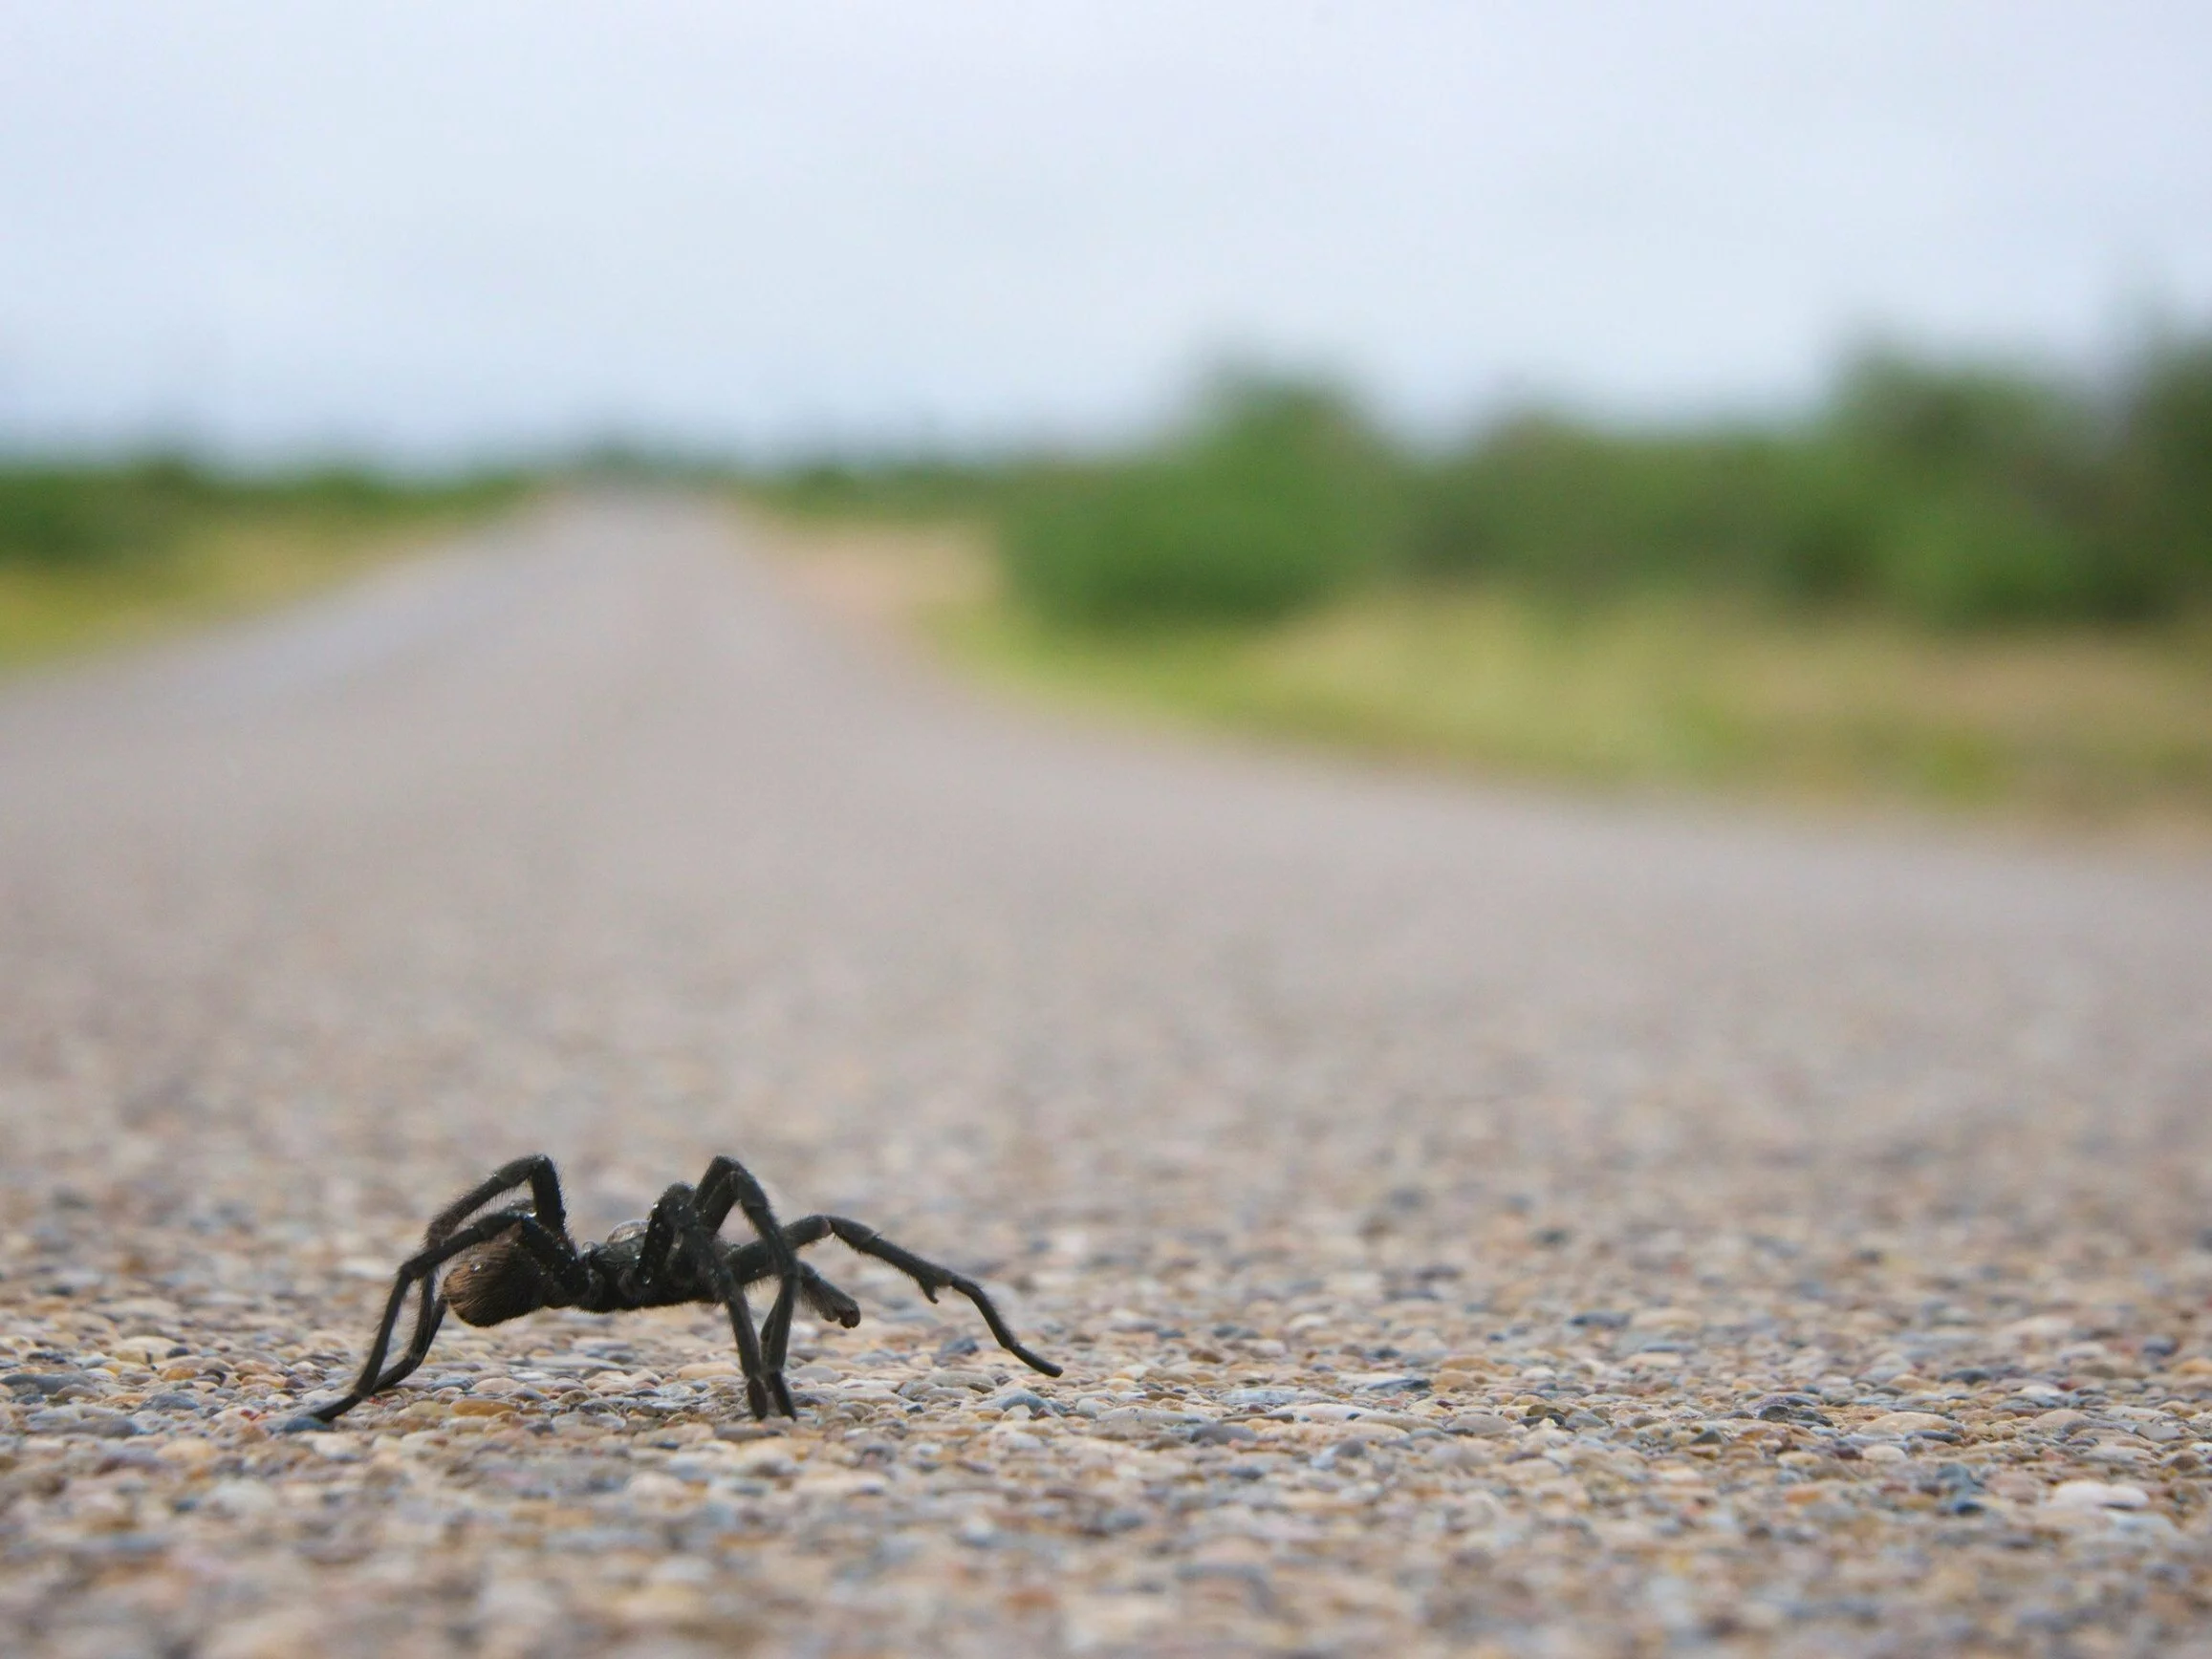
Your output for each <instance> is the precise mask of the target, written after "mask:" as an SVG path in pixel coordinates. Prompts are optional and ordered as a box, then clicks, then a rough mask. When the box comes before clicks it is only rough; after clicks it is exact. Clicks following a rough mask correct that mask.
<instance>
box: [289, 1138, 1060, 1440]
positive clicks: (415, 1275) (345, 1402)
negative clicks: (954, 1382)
mask: <svg viewBox="0 0 2212 1659" xmlns="http://www.w3.org/2000/svg"><path fill="white" fill-rule="evenodd" d="M525 1185H527V1186H528V1187H529V1188H530V1200H531V1201H530V1204H529V1205H528V1207H523V1206H520V1205H516V1206H512V1207H510V1208H506V1209H500V1210H494V1211H492V1212H491V1213H489V1214H488V1215H482V1216H479V1215H477V1212H478V1211H479V1210H481V1209H483V1208H484V1206H485V1205H487V1204H488V1203H490V1202H491V1201H492V1200H493V1199H495V1198H499V1197H502V1196H506V1195H507V1194H509V1193H511V1192H513V1191H514V1190H515V1189H516V1188H518V1187H522V1186H525ZM732 1208H735V1209H737V1210H739V1211H741V1212H743V1214H744V1216H745V1218H746V1219H747V1220H748V1221H749V1222H750V1223H752V1229H753V1231H754V1232H755V1233H757V1234H758V1235H759V1237H758V1238H757V1239H751V1240H748V1242H746V1243H742V1244H726V1243H724V1242H722V1241H721V1240H719V1239H716V1237H715V1235H716V1234H717V1233H718V1232H719V1231H720V1230H721V1228H722V1224H723V1222H724V1221H725V1220H726V1218H727V1217H728V1216H729V1212H730V1211H731V1209H732ZM833 1236H835V1238H837V1239H841V1240H843V1241H844V1243H845V1244H847V1245H848V1246H850V1247H851V1248H852V1249H854V1250H857V1251H858V1252H859V1253H860V1254H861V1255H863V1256H873V1257H875V1258H876V1259H877V1260H878V1261H887V1262H889V1263H890V1264H891V1265H892V1266H893V1267H896V1268H898V1269H899V1271H900V1272H901V1273H903V1274H905V1275H906V1276H907V1277H908V1278H909V1279H911V1280H913V1281H914V1282H915V1283H916V1284H919V1285H920V1286H921V1287H922V1295H924V1296H926V1297H927V1298H929V1300H930V1301H932V1302H935V1301H936V1300H937V1293H938V1292H939V1291H940V1290H957V1291H959V1292H960V1294H961V1295H963V1296H965V1297H966V1298H967V1299H968V1301H970V1302H972V1303H975V1306H976V1311H977V1312H978V1313H980V1314H982V1315H983V1322H984V1324H986V1325H988V1326H990V1333H991V1335H992V1336H994V1337H996V1338H998V1342H999V1346H1000V1347H1003V1348H1005V1349H1006V1350H1007V1352H1008V1353H1010V1354H1012V1355H1013V1356H1014V1357H1015V1358H1016V1359H1018V1360H1020V1361H1021V1362H1022V1363H1023V1364H1024V1365H1026V1366H1028V1367H1030V1368H1031V1369H1032V1370H1038V1371H1042V1372H1044V1374H1045V1375H1046V1376H1048V1377H1056V1376H1058V1375H1059V1374H1060V1368H1059V1367H1058V1366H1056V1365H1054V1364H1052V1361H1051V1360H1047V1359H1040V1358H1039V1357H1038V1356H1037V1355H1035V1354H1033V1353H1031V1352H1030V1350H1029V1349H1028V1348H1026V1347H1022V1345H1021V1343H1020V1342H1019V1341H1017V1340H1016V1339H1015V1337H1014V1333H1013V1332H1012V1330H1010V1329H1009V1328H1008V1325H1007V1322H1006V1321H1005V1320H1004V1319H1002V1318H1000V1317H999V1310H998V1309H997V1308H996V1307H994V1306H992V1305H991V1300H990V1298H989V1297H987V1296H986V1295H985V1294H984V1292H983V1287H982V1286H981V1285H979V1284H977V1283H976V1282H974V1281H973V1280H970V1279H964V1278H963V1277H962V1276H961V1275H959V1274H957V1273H955V1272H953V1271H952V1270H951V1269H950V1268H945V1267H940V1266H938V1265H937V1264H936V1263H935V1262H934V1261H924V1260H922V1258H921V1257H919V1256H917V1255H915V1254H913V1253H912V1252H911V1251H908V1250H902V1249H900V1247H899V1246H898V1245H896V1244H894V1243H892V1242H891V1241H890V1240H889V1239H885V1238H883V1237H881V1236H880V1235H878V1233H877V1232H876V1230H875V1229H874V1228H872V1227H864V1226H862V1225H861V1224H860V1223H859V1222H857V1221H849V1220H847V1219H846V1218H845V1217H842V1216H808V1217H802V1218H801V1219H799V1220H796V1221H792V1222H791V1223H789V1224H788V1225H779V1224H778V1223H777V1221H776V1218H775V1212H774V1211H773V1210H771V1209H770V1207H769V1201H768V1195H767V1194H766V1193H764V1192H762V1191H761V1187H760V1183H759V1182H758V1181H756V1180H754V1179H753V1178H752V1176H751V1175H750V1174H748V1173H747V1171H746V1168H745V1166H744V1165H743V1164H741V1163H739V1162H738V1161H737V1160H736V1159H735V1158H723V1157H718V1158H716V1159H715V1160H714V1161H713V1162H712V1163H710V1164H708V1165H707V1166H706V1174H705V1175H703V1176H701V1177H700V1180H699V1184H698V1185H697V1186H696V1187H687V1186H685V1185H683V1183H682V1182H681V1181H679V1182H678V1183H677V1184H676V1185H674V1186H672V1187H670V1188H669V1189H668V1190H667V1191H666V1192H665V1193H662V1194H661V1201H660V1202H659V1203H657V1204H655V1205H654V1206H653V1214H652V1215H651V1216H650V1217H647V1218H646V1219H645V1220H642V1221H628V1222H625V1223H623V1224H622V1225H621V1226H619V1227H618V1228H616V1229H615V1230H614V1231H613V1232H612V1233H610V1234H608V1235H607V1238H606V1241H605V1242H604V1243H600V1244H585V1245H582V1246H581V1247H579V1246H577V1245H576V1244H575V1243H574V1242H572V1241H571V1239H569V1232H568V1214H567V1210H566V1208H565V1206H564V1205H563V1204H562V1203H561V1185H560V1178H559V1177H558V1176H557V1175H556V1174H554V1173H553V1160H552V1159H551V1158H549V1157H546V1156H545V1155H544V1154H542V1153H538V1154H533V1155H532V1156H530V1157H526V1158H516V1159H515V1160H514V1161H513V1162H512V1163H510V1164H506V1165H503V1166H502V1167H501V1168H500V1169H498V1170H497V1171H495V1172H494V1173H493V1174H491V1175H490V1176H489V1177H488V1179H486V1180H485V1181H484V1182H483V1183H482V1184H481V1185H480V1186H477V1187H475V1188H472V1189H471V1190H470V1191H468V1192H467V1193H466V1194H464V1195H463V1196H461V1197H459V1198H456V1199H455V1200H454V1201H453V1202H452V1203H450V1204H448V1205H446V1206H445V1209H443V1210H441V1211H439V1212H438V1215H437V1217H436V1218H435V1219H434V1220H432V1221H431V1223H430V1225H429V1227H428V1228H427V1229H426V1230H425V1231H424V1233H423V1248H422V1249H421V1250H419V1251H417V1252H416V1253H415V1254H414V1255H412V1256H410V1257H408V1258H407V1260H405V1261H402V1262H401V1264H400V1271H399V1275H398V1277H397V1278H396V1279H395V1280H394V1281H393V1282H392V1294H391V1297H390V1299H389V1300H387V1301H386V1302H385V1303H384V1317H383V1320H382V1322H381V1323H380V1325H378V1326H377V1339H376V1341H375V1342H373V1343H371V1344H370V1345H369V1357H368V1360H367V1363H365V1364H364V1365H363V1366H362V1367H361V1374H360V1376H359V1377H358V1379H356V1381H355V1383H354V1386H353V1387H352V1388H351V1389H350V1390H347V1391H346V1393H345V1395H344V1397H343V1398H341V1399H336V1400H333V1401H331V1402H330V1403H329V1404H328V1405H324V1406H317V1407H315V1408H314V1410H313V1411H309V1412H308V1413H307V1415H306V1416H304V1417H301V1418H298V1419H296V1422H297V1424H298V1426H299V1427H302V1428H314V1427H317V1426H319V1425H322V1424H327V1423H330V1422H333V1421H335V1420H336V1418H337V1417H338V1416H339V1415H341V1414H342V1413H344V1412H346V1411H352V1410H353V1409H354V1407H356V1406H358V1405H359V1404H360V1403H361V1402H362V1401H363V1400H365V1399H367V1398H368V1397H369V1396H370V1395H371V1394H378V1393H381V1392H383V1390H386V1389H389V1388H391V1387H393V1386H394V1385H395V1384H397V1383H398V1382H400V1381H401V1378H403V1377H405V1376H407V1375H408V1374H409V1373H411V1372H412V1371H413V1370H414V1369H415V1368H417V1367H418V1366H420V1365H421V1364H422V1363H423V1356H424V1355H426V1354H427V1353H428V1352H429V1351H430V1341H431V1339H432V1338H433V1337H435V1336H436V1335H437V1334H438V1326H439V1325H440V1323H441V1322H442V1321H443V1320H444V1319H445V1310H446V1309H447V1308H448V1307H450V1308H451V1309H452V1310H453V1312H454V1313H455V1314H457V1315H458V1316H459V1317H460V1319H461V1320H462V1322H463V1323H464V1324H466V1325H499V1324H502V1323H504V1322H505V1321H507V1320H510V1319H519V1318H521V1317H522V1316H523V1315H524V1314H526V1313H532V1312H535V1311H536V1310H537V1309H538V1308H541V1307H577V1308H581V1309H583V1310H584V1311H585V1312H586V1313H619V1312H622V1311H625V1310H627V1309H629V1308H633V1307H669V1306H673V1305H674V1304H676V1303H683V1302H705V1303H721V1304H722V1305H723V1306H724V1307H726V1308H727V1309H728V1310H729V1328H730V1331H731V1332H732V1334H733V1335H735V1337H736V1338H737V1361H738V1366H739V1368H741V1369H742V1370H743V1371H744V1372H745V1393H746V1400H747V1403H748V1405H750V1406H751V1408H752V1414H753V1415H754V1416H755V1417H766V1416H767V1415H768V1414H769V1412H770V1411H771V1410H772V1411H781V1412H782V1413H783V1414H784V1415H785V1416H787V1417H791V1416H795V1415H797V1413H796V1412H795V1411H792V1396H791V1390H789V1389H787V1388H786V1387H785V1386H784V1371H783V1368H784V1352H785V1348H786V1347H787V1345H788V1344H789V1342H790V1340H791V1330H792V1310H793V1308H794V1306H795V1305H796V1303H797V1301H798V1299H799V1298H800V1297H804V1298H806V1301H807V1305H808V1306H810V1307H812V1308H813V1310H814V1311H815V1312H817V1313H819V1314H820V1315H821V1316H822V1317H823V1318H824V1319H829V1320H835V1322H836V1323H837V1324H839V1325H844V1326H845V1327H847V1328H848V1329H850V1328H851V1327H852V1326H854V1325H858V1324H859V1323H860V1305H859V1303H857V1302H855V1301H854V1300H853V1299H852V1298H851V1297H850V1296H847V1295H846V1294H845V1293H844V1292H843V1291H842V1290H839V1289H838V1288H837V1287H836V1286H835V1285H834V1284H832V1283H831V1282H829V1281H828V1280H826V1279H824V1278H823V1277H822V1276H821V1275H820V1274H818V1273H816V1272H815V1271H814V1270H813V1268H812V1267H809V1266H808V1265H807V1264H806V1263H805V1262H804V1261H801V1260H799V1259H798V1252H799V1251H800V1250H802V1249H804V1248H805V1247H806V1246H807V1245H809V1244H813V1243H817V1242H819V1241H820V1240H821V1239H827V1238H831V1237H833ZM448 1263H451V1265H450V1266H448V1265H447V1264H448ZM442 1267H443V1268H445V1277H444V1279H443V1280H441V1279H440V1278H439V1277H438V1272H439V1269H440V1268H442ZM770 1278H772V1279H774V1280H776V1282H777V1289H776V1298H775V1301H774V1303H772V1304H771V1305H770V1308H769V1311H768V1317H767V1319H765V1320H763V1321H762V1322H761V1326H760V1329H759V1331H758V1332H757V1333H756V1332H755V1331H754V1329H753V1324H752V1311H751V1309H750V1308H749V1307H748V1305H747V1303H746V1300H745V1287H746V1286H747V1285H748V1284H751V1283H755V1282H758V1281H760V1280H763V1279H770ZM417 1286H419V1287H420V1291H421V1295H420V1300H419V1301H418V1302H417V1304H416V1312H415V1330H414V1334H413V1336H412V1337H410V1338H409V1339H408V1343H407V1351H406V1352H405V1353H403V1354H401V1356H400V1358H399V1359H398V1360H396V1361H394V1362H393V1364H392V1366H391V1368H389V1369H388V1370H387V1369H385V1368H384V1356H385V1354H386V1353H387V1352H388V1351H389V1350H390V1348H391V1345H392V1332H393V1329H394V1327H395V1326H397V1325H398V1324H399V1322H400V1312H401V1309H402V1308H403V1307H405V1306H406V1303H407V1292H408V1290H409V1289H410V1288H413V1287H417Z"/></svg>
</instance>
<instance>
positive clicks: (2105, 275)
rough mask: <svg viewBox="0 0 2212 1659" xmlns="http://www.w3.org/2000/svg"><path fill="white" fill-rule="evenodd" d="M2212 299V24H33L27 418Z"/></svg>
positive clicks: (1415, 381) (561, 414) (1768, 3)
mask: <svg viewBox="0 0 2212 1659" xmlns="http://www.w3.org/2000/svg"><path fill="white" fill-rule="evenodd" d="M2153 313H2162V314H2164V315H2166V316H2168V317H2172V318H2179V319H2184V320H2202V319H2204V318H2206V317H2208V316H2212V6H2206V5H2204V4H2202V0H2178V3H2165V4H2161V3H2155V0H2101V3H2098V4H2088V3H2082V4H2066V3H2061V0H2003V3H1999V0H1984V3H1960V0H1829V3H1825V4H1812V3H1805V4H1792V3H1789V0H1645V3H1643V4H1635V3H1622V4H1613V3H1607V0H1498V3H1494V4H1462V5H1452V4H1444V3H1442V0H1347V3H1344V4H1320V3H1307V4H1295V3H1291V0H1212V3H1204V0H1182V3H1181V4H1174V5H1162V4H1152V3H1150V0H1112V3H1108V4H1096V5H1069V4H1053V3H1052V0H1020V3H1017V0H1005V3H995V0H994V3H975V4H965V5H955V4H944V5H930V4H926V3H924V0H883V3H880V4H872V3H837V0H787V3H785V4H782V5H777V6H773V7H765V6H743V5H736V4H728V3H724V4H708V3H698V4H675V3H632V4H625V5H616V4H614V3H612V0H604V3H601V4H595V5H581V4H574V3H563V0H513V3H511V4H486V3H481V0H437V3H434V4H413V3H394V0H379V3H378V4H376V5H371V6H357V7H339V6H331V5H323V4H317V3H315V0H294V3H293V4H281V3H277V0H235V3H232V4H219V3H216V0H206V3H202V4H197V5H193V6H189V7H186V6H182V5H167V4H157V3H154V0H144V3H141V4H136V5H127V4H113V3H102V0H66V3H63V0H0V442H10V443H13V444H17V445H22V444H27V443H28V444H38V445H47V444H54V443H65V442H110V441H131V440H135V439H141V438H143V437H145V436H147V435H157V436H161V435H166V436H189V437H196V438H199V439H201V440H203V441H207V442H218V443H221V444H224V445H226V446H228V447H231V448H234V449H239V450H244V451H251V452H263V453H267V452H294V451H299V450H302V449H309V450H313V449H332V448H355V449H369V450H383V451H394V452H400V453H405V454H412V455H418V456H423V457H438V456H445V455H455V454H470V453H477V452H483V451H486V450H496V449H499V448H503V447H512V446H515V445H531V444H541V443H559V442H575V441H577V440H580V439H585V438H589V437H592V436H596V435H606V434H615V433H624V434H630V435H633V436H636V437H641V438H646V439H652V440H666V441H678V442H687V443H692V444H698V445H704V446H729V445H747V446H752V447H755V448H758V447H760V446H764V445H770V446H789V445H792V444H804V443H811V442H823V441H830V442H846V443H857V442H870V441H891V442H911V441H914V440H916V439H936V440H943V441H953V442H974V441H985V442H987V441H991V440H995V439H1004V438H1008V437H1023V436H1033V435H1036V434H1040V433H1042V434H1051V435H1058V436H1083V435H1095V434H1098V433H1101V432H1110V431H1114V430H1116V429H1117V428H1125V427H1126V426H1127V425H1129V424H1130V423H1131V422H1133V421H1139V420H1146V419H1149V418H1151V417H1153V416H1156V415H1157V414H1158V413H1159V412H1160V410H1162V409H1163V408H1165V407H1167V406H1168V405H1169V403H1170V402H1171V400H1172V399H1173V398H1174V397H1175V396H1176V395H1177V393H1178V392H1179V391H1180V390H1181V389H1182V388H1183V387H1184V386H1186V385H1187V384H1188V382H1189V379H1190V377H1191V375H1192V373H1193V372H1194V371H1195V370H1196V369H1197V368H1198V367H1200V366H1201V365H1203V364H1204V363H1205V362H1207V361H1208V360H1210V359H1212V358H1215V357H1218V356H1219V355H1223V354H1225V353H1236V354H1242V355H1258V356H1267V357H1272V358H1275V359H1279V360H1289V361H1294V362H1298V363H1303V364H1310V365H1321V366H1329V367H1333V368H1334V369H1336V370H1338V371H1340V372H1342V373H1344V374H1346V375H1347V376H1349V377H1352V378H1353V379H1355V381H1357V382H1358V383H1360V384H1362V385H1364V386H1365V387H1367V388H1369V389H1370V390H1371V391H1372V392H1373V393H1374V394H1375V395H1376V397H1377V399H1378V400H1379V401H1380V402H1381V403H1382V404H1383V405H1384V407H1386V408H1387V409H1389V410H1391V411H1393V412H1395V413H1396V414H1397V415H1399V417H1401V418H1407V419H1414V420H1432V421H1433V420H1439V419H1442V418H1448V417H1450V416H1452V415H1454V414H1459V413H1464V412H1467V411H1471V410H1475V409H1479V408H1483V407H1486V406H1492V405H1494V404H1495V403H1496V402H1497V401H1498V400H1499V399H1509V398H1514V397H1519V396H1524V395H1529V394H1543V395H1546V396H1552V397H1564V398H1568V399H1576V400H1581V401H1585V402H1589V403H1593V404H1595V405H1597V406H1600V407H1605V408H1611V409H1616V410H1628V411H1638V412H1649V411H1655V410H1656V411H1667V410H1676V409H1707V408H1712V407H1715V406H1721V405H1729V404H1741V403H1745V402H1764V401H1771V400H1773V399H1789V398H1793V397H1796V396H1800V395H1802V394H1803V393H1804V392H1805V391H1806V390H1807V389H1808V388H1809V387H1811V386H1813V385H1815V384H1817V383H1818V380H1819V378H1820V377H1821V375H1822V374H1823V372H1824V371H1825V370H1826V369H1827V368H1828V367H1829V366H1830V365H1831V364H1832V362H1833V361H1834V359H1835V357H1836V355H1837V354H1838V352H1839V351H1840V350H1841V349H1842V348H1843V347H1844V346H1845V345H1846V344H1847V343H1849V342H1851V341H1852V340H1854V339H1856V338H1859V337H1862V336H1864V335H1865V334H1867V333H1868V332H1869V331H1872V330H1876V329H1879V330H1884V331H1888V332H1890V333H1893V334H1898V335H1901V336H1903V337H1907V338H1911V339H1916V340H1920V341H1925V342H1931V343H1935V344H1938V345H1942V346H1947V347H1949V346H1958V347H1988V348H1996V349H2034V350H2040V351H2048V352H2052V353H2058V354H2065V355H2083V354H2087V353H2091V352H2093V351H2096V350H2099V349H2109V348H2110V347H2112V346H2113V345H2114V344H2115V343H2119V342H2122V341H2124V339H2125V337H2126V334H2127V331H2128V329H2129V327H2130V325H2131V323H2133V324H2140V323H2141V322H2142V321H2143V320H2144V319H2145V318H2146V317H2147V316H2148V315H2151V314H2153Z"/></svg>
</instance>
